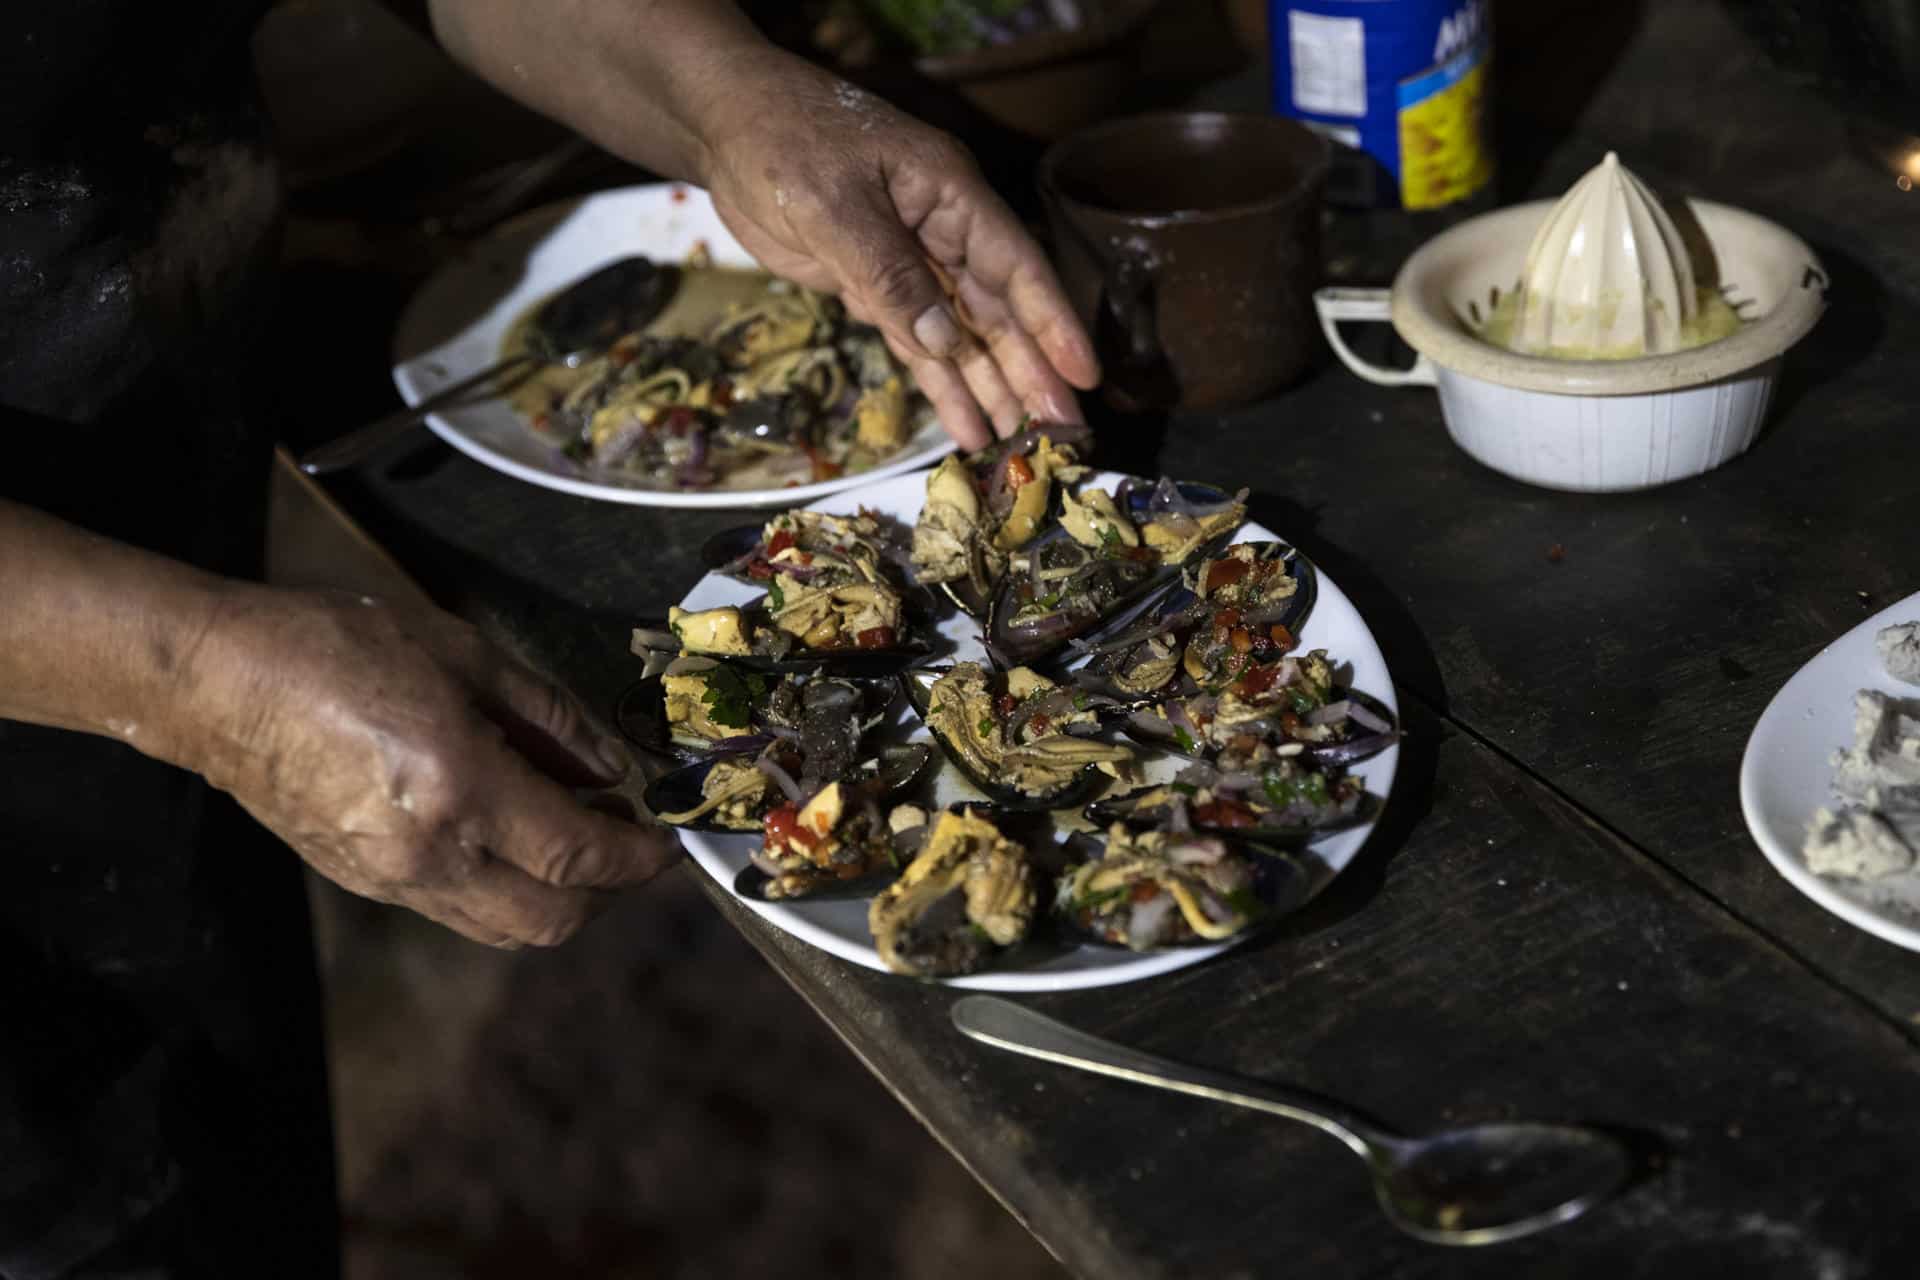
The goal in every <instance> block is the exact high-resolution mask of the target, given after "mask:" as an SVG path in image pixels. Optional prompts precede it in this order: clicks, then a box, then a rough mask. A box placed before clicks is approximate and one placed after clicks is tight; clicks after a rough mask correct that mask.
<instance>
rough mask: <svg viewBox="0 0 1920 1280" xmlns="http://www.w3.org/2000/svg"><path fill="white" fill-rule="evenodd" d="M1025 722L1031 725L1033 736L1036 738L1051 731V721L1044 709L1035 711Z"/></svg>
mask: <svg viewBox="0 0 1920 1280" xmlns="http://www.w3.org/2000/svg"><path fill="white" fill-rule="evenodd" d="M1027 723H1028V724H1030V725H1032V726H1033V736H1034V737H1036V738H1038V737H1043V736H1045V735H1046V734H1049V733H1052V732H1053V721H1052V720H1051V719H1049V718H1048V716H1047V713H1046V712H1044V711H1037V712H1035V713H1034V716H1033V718H1032V719H1031V720H1029V721H1027Z"/></svg>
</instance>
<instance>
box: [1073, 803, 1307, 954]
mask: <svg viewBox="0 0 1920 1280" xmlns="http://www.w3.org/2000/svg"><path fill="white" fill-rule="evenodd" d="M1207 834H1209V835H1216V836H1221V837H1224V838H1225V839H1226V843H1227V848H1228V851H1229V853H1230V854H1233V855H1237V856H1239V857H1241V858H1243V859H1245V861H1246V863H1247V865H1248V867H1249V868H1250V869H1251V871H1252V872H1253V894H1254V897H1255V898H1257V899H1258V900H1259V903H1260V908H1261V909H1260V912H1259V914H1258V915H1255V916H1253V918H1252V919H1251V920H1249V921H1248V923H1247V925H1246V927H1245V928H1243V929H1241V930H1240V931H1238V932H1237V933H1235V934H1233V935H1232V936H1231V937H1228V938H1220V939H1211V938H1201V937H1192V938H1186V939H1182V940H1181V941H1179V942H1171V943H1162V944H1160V945H1158V946H1154V947H1130V946H1128V944H1126V943H1125V942H1116V941H1114V940H1113V939H1111V938H1108V937H1107V936H1106V935H1105V934H1103V933H1100V932H1098V931H1096V930H1093V929H1090V928H1088V927H1087V926H1086V925H1085V924H1083V923H1081V921H1080V920H1079V918H1078V917H1077V916H1076V915H1074V914H1073V913H1072V912H1069V911H1067V910H1065V909H1063V908H1062V906H1061V904H1060V902H1059V894H1058V892H1057V886H1058V885H1059V884H1060V883H1061V882H1062V881H1063V880H1064V876H1062V877H1061V878H1060V879H1059V880H1056V882H1055V884H1056V893H1055V899H1054V902H1053V904H1052V915H1053V923H1054V927H1055V928H1056V929H1058V930H1059V932H1060V933H1061V935H1062V936H1063V937H1065V938H1071V939H1073V940H1075V941H1078V942H1082V943H1085V944H1087V945H1089V946H1095V947H1113V948H1118V949H1120V950H1133V951H1175V950H1186V949H1189V948H1192V947H1211V946H1217V945H1219V944H1220V943H1222V942H1228V943H1231V942H1234V941H1237V940H1239V939H1242V938H1246V937H1250V936H1251V935H1253V934H1255V933H1258V932H1261V931H1262V930H1265V929H1267V928H1269V927H1271V926H1272V925H1273V924H1274V923H1276V922H1277V921H1278V920H1279V919H1280V918H1281V917H1283V916H1285V915H1288V914H1290V913H1291V912H1294V911H1297V910H1299V909H1300V908H1301V907H1303V906H1305V905H1306V904H1307V902H1308V901H1309V900H1310V899H1311V898H1312V897H1313V877H1312V875H1311V873H1310V872H1309V871H1308V869H1307V868H1306V866H1305V865H1303V864H1302V863H1301V862H1300V860H1299V859H1298V858H1296V857H1295V856H1294V855H1293V854H1292V853H1291V852H1289V851H1288V850H1287V849H1286V848H1284V847H1279V846H1274V845H1269V844H1265V843H1263V842H1261V841H1259V840H1257V839H1249V838H1245V837H1242V836H1239V835H1237V834H1236V833H1231V832H1219V831H1210V832H1207ZM1067 849H1068V851H1069V853H1070V854H1071V855H1072V857H1073V859H1074V862H1075V863H1082V862H1097V861H1099V860H1100V858H1101V857H1102V856H1103V855H1104V854H1105V852H1106V843H1105V841H1104V840H1102V839H1101V838H1100V837H1098V836H1094V835H1091V834H1089V833H1087V832H1076V833H1074V834H1073V835H1072V836H1069V837H1068V838H1067Z"/></svg>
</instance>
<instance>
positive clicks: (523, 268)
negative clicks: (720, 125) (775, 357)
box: [393, 183, 954, 507]
mask: <svg viewBox="0 0 1920 1280" xmlns="http://www.w3.org/2000/svg"><path fill="white" fill-rule="evenodd" d="M702 247H704V248H705V249H706V250H707V251H708V252H710V253H711V254H712V255H713V260H714V262H715V263H717V264H718V265H720V266H731V267H753V266H757V265H758V264H757V263H755V262H754V260H753V258H752V257H751V256H749V255H748V253H747V251H746V250H745V249H742V248H741V247H740V243H739V241H737V240H735V239H734V238H733V235H732V233H730V232H729V231H728V230H727V228H726V225H725V224H724V223H722V222H721V221H720V215H719V214H717V213H715V212H714V209H713V202H712V201H711V200H709V199H708V198H707V193H706V192H704V191H702V190H700V189H699V188H698V187H689V186H684V185H682V184H679V183H657V184H653V185H649V186H638V187H621V188H619V189H617V190H613V191H602V192H600V193H599V194H597V195H592V196H588V197H587V198H586V199H584V200H580V201H575V202H569V203H567V204H565V205H555V206H551V207H549V208H545V209H538V210H535V211H534V212H532V213H529V214H527V215H525V216H523V217H521V218H517V219H515V220H514V221H512V222H510V223H508V224H507V225H506V226H504V227H502V228H501V229H500V230H499V231H497V232H495V233H494V234H493V235H490V236H488V237H486V238H485V239H484V240H483V241H481V242H480V243H478V244H476V245H474V246H473V248H472V250H471V251H470V252H469V253H468V254H466V255H465V256H463V257H462V258H460V259H459V260H458V261H455V262H452V263H449V264H448V265H447V266H445V267H443V268H441V269H440V270H439V271H438V272H436V273H435V274H434V275H433V276H432V277H431V278H430V279H428V281H427V282H426V284H424V285H422V286H421V288H420V291H419V292H418V293H416V294H415V295H414V296H413V298H412V300H411V301H410V302H409V303H408V304H407V308H406V311H405V313H404V314H402V315H401V317H400V328H399V331H398V333H397V334H396V335H395V338H394V358H395V361H396V363H395V364H394V367H393V382H394V385H395V386H397V387H398V388H399V389H400V396H401V398H402V399H404V400H405V401H406V402H407V403H408V404H418V403H420V401H422V400H424V399H426V398H427V397H428V396H430V395H432V394H433V393H434V392H435V391H438V390H439V389H440V388H442V387H445V386H447V385H449V384H450V383H453V382H457V381H459V380H460V379H461V378H463V377H466V376H467V375H469V374H472V373H475V372H478V371H479V370H481V369H484V368H485V367H487V366H488V365H489V364H492V363H493V362H494V361H495V360H497V359H499V352H500V343H501V341H502V340H503V339H504V338H505V337H506V334H507V330H508V328H509V327H510V326H511V325H512V323H513V321H514V319H515V317H517V316H519V315H520V314H521V313H522V312H523V311H525V310H526V309H527V308H528V307H530V306H532V305H533V304H534V302H536V301H538V300H539V299H540V298H541V297H543V296H545V295H546V294H549V293H552V292H553V291H554V290H556V289H559V288H562V287H564V286H566V285H568V284H571V283H573V282H574V281H575V280H578V279H580V278H581V277H582V276H584V275H586V274H588V273H589V272H591V271H593V270H594V269H595V268H597V267H600V266H604V265H605V264H606V263H608V262H611V261H613V260H614V259H616V258H623V257H627V256H629V255H632V254H642V255H644V256H646V257H649V258H654V259H657V260H660V261H663V262H679V261H682V260H683V259H685V258H686V257H687V255H688V254H690V253H692V252H694V250H695V249H697V248H702ZM427 425H428V426H429V427H431V428H432V429H433V431H434V433H435V434H436V435H438V436H439V437H440V438H441V439H442V440H445V441H446V442H447V443H448V444H450V445H452V446H453V447H454V448H456V449H458V450H460V452H462V453H464V454H466V455H467V456H468V457H471V458H473V459H475V460H476V461H478V462H481V463H484V464H485V465H487V466H489V467H492V468H494V469H495V470H496V471H504V472H506V473H507V474H508V475H510V476H514V477H517V478H518V479H521V480H526V481H529V482H531V483H533V484H537V485H544V486H545V487H547V488H549V489H558V490H560V491H561V492H563V493H572V494H578V495H580V496H581V497H586V498H603V499H605V500H606V501H609V502H629V503H633V504H635V505H637V506H646V507H767V506H782V507H792V506H798V505H800V504H801V503H804V502H808V501H811V500H812V499H814V498H817V497H820V496H822V495H823V494H829V493H835V492H838V491H840V490H842V489H848V488H852V487H853V486H855V485H861V484H866V483H869V482H871V481H873V480H876V479H879V478H880V477H883V476H890V475H896V474H898V473H900V472H902V471H909V470H912V469H913V468H915V467H924V466H927V465H928V464H930V463H932V462H934V461H936V460H937V459H939V458H940V456H941V455H942V454H945V453H948V452H951V451H952V449H953V447H954V446H953V441H952V440H951V439H950V438H949V437H948V436H947V433H946V432H945V431H944V430H943V429H942V428H941V427H940V425H939V423H937V422H935V421H933V420H932V419H931V418H929V420H928V422H927V424H926V425H925V426H923V427H922V428H921V429H920V431H919V432H918V433H917V434H916V435H915V436H914V438H913V439H912V440H910V441H909V442H908V443H907V446H906V448H905V449H903V450H901V452H900V453H898V454H897V455H895V456H894V457H893V458H892V459H891V460H890V461H888V462H885V463H883V464H881V465H880V466H878V467H874V468H873V469H872V470H869V471H862V472H859V473H857V474H855V475H850V476H842V477H840V478H839V479H835V480H826V481H822V482H820V483H819V484H808V485H795V486H791V487H788V488H784V489H716V490H711V491H704V492H694V493H684V492H681V491H678V490H672V489H646V488H641V487H639V486H638V485H625V484H620V483H617V482H615V481H613V480H610V479H608V478H607V477H604V476H598V475H594V474H592V473H591V472H589V471H587V470H586V469H585V468H583V467H580V466H578V465H577V464H575V463H574V462H572V461H570V460H569V459H567V458H566V457H563V456H562V455H561V454H560V452H559V451H558V450H557V449H555V448H553V447H552V446H551V445H549V444H547V443H546V442H544V441H542V440H540V439H539V438H538V437H536V436H535V435H534V434H533V432H532V431H530V430H529V429H528V428H527V425H526V424H525V423H524V422H522V421H521V420H520V417H519V415H518V414H516V413H514V411H513V409H512V408H511V406H509V405H508V404H507V402H506V401H504V400H499V399H477V400H474V401H471V402H468V403H465V404H462V405H460V406H458V407H456V408H451V409H447V410H444V411H442V412H440V413H436V414H433V415H432V416H430V417H429V418H428V419H427Z"/></svg>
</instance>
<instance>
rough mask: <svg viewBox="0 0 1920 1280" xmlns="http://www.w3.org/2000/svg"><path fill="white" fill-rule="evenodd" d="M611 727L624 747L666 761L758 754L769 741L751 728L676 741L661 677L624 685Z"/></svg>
mask: <svg viewBox="0 0 1920 1280" xmlns="http://www.w3.org/2000/svg"><path fill="white" fill-rule="evenodd" d="M613 727H614V728H615V729H617V730H618V731H619V733H620V736H621V737H622V738H625V739H626V741H627V743H628V745H630V746H633V747H635V748H638V749H639V750H641V751H645V752H647V753H648V754H650V755H655V756H660V757H663V758H665V759H670V760H703V759H705V758H706V757H708V756H715V755H735V754H738V753H740V752H742V751H758V750H760V749H761V748H762V747H764V746H766V745H767V744H768V743H769V742H771V741H773V739H772V738H770V737H768V736H767V735H766V734H763V733H760V732H758V731H757V730H755V729H753V728H751V727H743V728H742V729H741V730H740V732H739V733H738V734H737V735H736V736H734V737H731V738H723V739H721V740H720V741H718V742H711V743H704V744H701V745H695V744H694V743H692V742H677V741H675V740H674V737H673V729H672V726H671V725H669V724H668V722H667V690H666V685H665V683H664V682H663V680H662V678H661V676H659V675H651V676H647V677H645V678H644V679H640V680H636V681H634V682H633V683H632V684H630V685H628V686H627V687H626V688H625V689H624V690H622V691H621V694H620V696H619V697H618V698H616V699H614V703H613Z"/></svg>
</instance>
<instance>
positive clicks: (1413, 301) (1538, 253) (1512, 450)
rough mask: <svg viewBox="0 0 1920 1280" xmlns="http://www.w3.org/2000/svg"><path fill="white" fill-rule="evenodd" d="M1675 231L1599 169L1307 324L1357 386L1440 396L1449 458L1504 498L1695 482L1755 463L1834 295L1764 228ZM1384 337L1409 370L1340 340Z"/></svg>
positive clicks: (1787, 243) (1494, 216)
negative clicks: (1789, 378) (1510, 485)
mask: <svg viewBox="0 0 1920 1280" xmlns="http://www.w3.org/2000/svg"><path fill="white" fill-rule="evenodd" d="M1679 212H1680V216H1679V217H1678V218H1675V217H1674V216H1671V215H1670V214H1669V213H1668V211H1667V210H1666V208H1664V207H1663V206H1662V205H1661V203H1660V201H1659V200H1658V199H1657V198H1656V197H1655V196H1654V194H1653V193H1652V192H1651V191H1649V190H1648V189H1647V187H1646V185H1645V184H1644V183H1642V182H1641V181H1640V180H1639V179H1638V178H1636V177H1634V176H1633V174H1631V173H1629V172H1628V171H1627V169H1626V168H1625V167H1624V166H1622V165H1621V164H1620V162H1619V159H1618V157H1617V156H1615V155H1613V154H1612V153H1611V152H1609V153H1608V154H1607V157H1606V159H1604V160H1603V161H1601V162H1600V164H1599V165H1597V166H1596V167H1595V168H1594V169H1592V170H1591V171H1590V172H1588V173H1587V175H1586V176H1585V177H1583V178H1581V179H1580V181H1579V182H1577V183H1575V184H1574V185H1573V187H1572V188H1571V189H1570V190H1569V191H1568V192H1567V193H1566V195H1565V196H1563V197H1561V199H1560V200H1559V201H1557V202H1552V201H1537V202H1534V203H1531V204H1522V205H1515V206H1512V207H1510V208H1506V209H1501V210H1498V211H1496V212H1494V213H1489V214H1484V215H1482V216H1481V217H1478V218H1474V219H1472V220H1470V221H1468V222H1464V223H1462V224H1460V225H1459V226H1457V227H1454V228H1452V229H1451V230H1449V231H1447V232H1444V233H1443V234H1441V235H1439V236H1436V237H1435V238H1434V239H1433V240H1431V241H1429V242H1427V243H1426V244H1425V245H1423V246H1421V248H1420V249H1419V250H1418V251H1417V252H1415V253H1414V255H1413V256H1412V257H1411V258H1409V259H1408V260H1407V264H1406V265H1405V266H1404V267H1402V268H1401V270H1400V273H1399V275H1398V276H1396V277H1395V279H1394V282H1393V287H1392V289H1391V290H1386V289H1344V288H1330V289H1322V290H1320V291H1319V292H1318V293H1317V294H1316V295H1315V304H1316V306H1317V308H1318V310H1319V313H1320V323H1321V326H1322V328H1323V329H1325V331H1326V334H1327V337H1328V340H1329V341H1330V342H1331V343H1332V344H1333V348H1334V351H1335V352H1336V353H1338V355H1339V356H1340V359H1341V360H1342V361H1343V362H1344V363H1345V364H1346V365H1347V367H1348V368H1350V369H1352V370H1353V371H1354V372H1355V373H1357V374H1359V375H1360V376H1361V377H1363V378H1366V379H1367V380H1368V381H1370V382H1377V383H1380V384H1381V385H1383V386H1409V385H1413V386H1433V387H1437V388H1438V389H1439V392H1440V407H1441V412H1442V414H1443V416H1444V417H1445V419H1446V424H1447V431H1448V433H1449V434H1450V435H1452V437H1453V439H1454V441H1455V442H1456V443H1457V444H1459V445H1460V447H1461V448H1463V449H1465V450H1466V451H1467V452H1468V453H1469V454H1471V455H1473V456H1474V457H1475V458H1478V459H1479V460H1480V461H1481V462H1484V463H1485V464H1486V465H1488V466H1490V467H1492V468H1494V469H1495V470H1497V471H1502V472H1505V473H1506V474H1508V475H1510V476H1513V477H1515V478H1516V479H1520V480H1525V481H1528V482H1530V483H1533V484H1540V485H1546V486H1549V487H1551V488H1556V489H1574V490H1586V491H1598V492H1606V491H1620V490H1628V489H1645V488H1651V487H1652V486H1654V485H1659V484H1665V483H1667V482H1668V481H1672V480H1678V479H1681V478H1683V477H1685V476H1692V475H1698V474H1700V473H1701V472H1703V471H1708V470H1711V469H1712V468H1714V467H1717V466H1719V465H1720V464H1721V463H1723V462H1726V461H1727V460H1728V459H1730V458H1733V457H1736V456H1737V455H1739V454H1740V453H1741V452H1743V451H1744V450H1745V449H1746V448H1747V446H1748V445H1750V444H1752V443H1753V440H1754V437H1755V435H1756V434H1758V432H1759V429H1760V423H1761V420H1762V419H1763V418H1764V417H1765V415H1766V410H1767V404H1768V402H1769V400H1770V399H1771V396H1772V392H1773V385H1774V381H1775V378H1776V376H1777V374H1778V372H1779V366H1780V357H1781V355H1782V354H1783V353H1784V352H1785V351H1786V350H1787V348H1788V347H1790V346H1792V345H1793V344H1794V343H1795V342H1797V341H1798V340H1799V339H1800V338H1801V337H1802V336H1804V335H1805V334H1806V332H1807V331H1808V330H1809V329H1811V328H1812V327H1813V324H1814V321H1816V320H1817V319H1819V316H1820V312H1821V311H1822V310H1823V309H1824V307H1825V298H1826V285H1827V278H1826V274H1825V272H1824V271H1823V270H1822V269H1821V267H1820V263H1819V261H1818V259H1816V258H1815V257H1814V255H1813V252H1812V251H1811V250H1810V249H1808V248H1807V246H1806V245H1805V244H1804V243H1802V242H1801V240H1800V239H1799V238H1798V237H1797V236H1794V235H1793V234H1792V233H1790V232H1788V231H1786V230H1784V229H1782V228H1781V227H1779V226H1776V225H1775V224H1773V223H1771V222H1768V221H1767V220H1766V219H1764V218H1760V217H1756V216H1755V215H1753V214H1751V213H1747V212H1745V211H1743V210H1740V209H1735V208H1731V207H1729V206H1727V205H1721V204H1715V203H1713V202H1711V201H1706V200H1689V201H1688V202H1687V203H1686V205H1685V206H1684V207H1683V208H1682V209H1681V210H1680V211H1679ZM1520 246H1525V248H1524V251H1523V250H1522V249H1521V248H1520ZM1389 319H1390V320H1391V321H1392V322H1393V326H1394V328H1395V329H1396V330H1397V331H1398V332H1399V333H1400V336H1401V337H1402V338H1404V339H1405V340H1406V342H1407V344H1408V345H1409V346H1411V347H1412V348H1413V349H1414V350H1415V351H1416V352H1418V353H1419V359H1418V360H1417V361H1416V362H1415V363H1414V365H1413V367H1412V368H1411V369H1406V370H1395V369H1384V368H1381V367H1379V366H1377V365H1373V364H1370V363H1368V362H1367V361H1364V360H1362V359H1360V358H1359V357H1358V356H1356V355H1355V354H1354V353H1353V352H1352V351H1351V350H1350V349H1348V347H1347V345H1346V343H1345V342H1344V341H1342V339H1341V337H1340V333H1339V330H1338V328H1337V322H1339V321H1343V320H1389Z"/></svg>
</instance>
